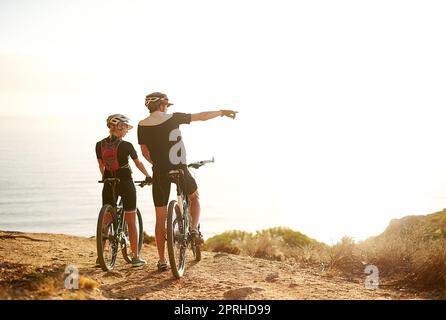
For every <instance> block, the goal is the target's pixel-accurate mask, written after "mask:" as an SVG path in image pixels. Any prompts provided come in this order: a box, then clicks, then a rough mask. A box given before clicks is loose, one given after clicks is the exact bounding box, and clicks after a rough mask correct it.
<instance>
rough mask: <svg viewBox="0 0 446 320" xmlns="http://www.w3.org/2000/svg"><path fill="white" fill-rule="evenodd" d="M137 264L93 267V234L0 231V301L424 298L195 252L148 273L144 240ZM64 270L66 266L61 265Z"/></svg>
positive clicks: (153, 258)
mask: <svg viewBox="0 0 446 320" xmlns="http://www.w3.org/2000/svg"><path fill="white" fill-rule="evenodd" d="M142 256H143V257H144V258H145V259H146V261H147V262H148V264H147V265H145V266H143V267H139V268H132V267H131V266H130V265H128V264H126V263H125V261H124V259H123V258H122V256H119V257H118V261H117V265H116V267H115V269H114V270H113V271H112V272H104V271H102V270H101V269H100V268H97V267H95V260H96V244H95V239H94V238H85V237H75V236H68V235H61V234H37V233H18V232H6V231H0V299H151V300H153V299H158V300H168V299H191V300H192V299H193V300H208V299H262V300H271V299H272V300H275V299H293V300H294V299H299V300H300V299H432V298H435V297H433V296H432V295H430V294H429V293H426V292H408V291H405V290H402V289H396V288H393V287H391V286H388V285H386V284H385V283H382V284H381V286H380V288H379V289H376V290H370V289H366V288H365V285H364V280H365V275H364V278H363V279H345V278H343V277H339V276H335V275H329V274H327V273H323V272H321V271H320V270H315V269H311V268H300V267H298V266H297V265H294V264H290V263H285V262H278V261H268V260H263V259H256V258H251V257H243V256H237V255H231V254H226V253H214V252H203V257H202V261H200V262H198V263H196V262H195V261H192V258H190V256H191V254H189V261H188V264H187V269H186V271H185V275H184V277H183V278H181V279H179V280H177V279H175V278H174V277H173V276H172V273H171V272H170V271H168V272H162V273H161V272H158V271H157V270H156V262H157V255H156V248H155V247H154V246H153V245H145V246H144V248H143V251H142ZM67 267H68V268H67ZM70 267H74V268H75V269H74V268H73V269H72V270H78V284H79V289H67V288H66V286H67V285H68V287H70V285H72V284H73V282H70V278H69V276H68V273H65V272H69V271H68V270H67V269H69V268H70Z"/></svg>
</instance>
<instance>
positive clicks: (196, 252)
mask: <svg viewBox="0 0 446 320" xmlns="http://www.w3.org/2000/svg"><path fill="white" fill-rule="evenodd" d="M211 162H214V159H212V160H204V161H198V162H194V163H191V164H189V165H188V167H190V168H194V169H198V168H200V167H201V166H203V165H205V164H206V163H211ZM183 176H184V171H183V170H182V169H178V170H171V171H169V178H170V180H171V182H172V183H174V184H175V185H176V188H177V200H172V201H170V202H169V207H168V211H167V251H168V253H169V262H170V266H171V269H172V273H173V275H174V276H175V277H176V278H181V277H182V276H183V274H184V270H185V268H186V252H187V248H188V247H189V248H190V249H191V250H192V253H193V256H194V259H195V261H197V262H198V261H200V260H201V244H200V243H195V241H194V237H192V236H191V234H190V231H191V221H192V217H191V215H190V199H189V197H188V195H187V194H184V191H183V190H182V188H181V183H180V181H182V179H183ZM198 232H199V234H200V237H201V233H200V225H198Z"/></svg>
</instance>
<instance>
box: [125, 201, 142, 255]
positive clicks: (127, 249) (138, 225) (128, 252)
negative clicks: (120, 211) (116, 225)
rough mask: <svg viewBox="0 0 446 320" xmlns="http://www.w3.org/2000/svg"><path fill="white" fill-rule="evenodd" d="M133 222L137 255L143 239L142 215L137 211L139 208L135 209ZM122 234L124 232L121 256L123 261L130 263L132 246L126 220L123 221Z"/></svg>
mask: <svg viewBox="0 0 446 320" xmlns="http://www.w3.org/2000/svg"><path fill="white" fill-rule="evenodd" d="M135 224H136V232H137V239H138V256H139V254H140V252H141V249H142V245H143V241H144V231H143V225H142V216H141V212H139V209H136V219H135ZM124 234H125V239H123V242H122V256H123V257H124V260H125V261H127V262H128V263H132V256H133V252H132V247H131V246H130V237H129V226H128V225H127V222H124Z"/></svg>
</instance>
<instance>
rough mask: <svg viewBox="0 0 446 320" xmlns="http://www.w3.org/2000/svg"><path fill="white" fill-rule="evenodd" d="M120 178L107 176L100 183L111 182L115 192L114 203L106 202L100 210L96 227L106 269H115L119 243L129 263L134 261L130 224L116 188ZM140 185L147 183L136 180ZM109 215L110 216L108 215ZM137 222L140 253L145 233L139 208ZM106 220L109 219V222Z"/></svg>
mask: <svg viewBox="0 0 446 320" xmlns="http://www.w3.org/2000/svg"><path fill="white" fill-rule="evenodd" d="M119 181H120V180H119V179H118V178H107V179H104V180H100V181H98V183H110V185H111V189H112V193H113V205H111V204H104V205H103V206H102V208H101V210H100V211H99V216H98V223H97V228H96V246H97V252H98V262H99V265H100V266H101V268H102V270H104V271H111V270H113V268H114V266H115V264H116V258H117V255H118V250H119V245H120V246H121V252H122V256H123V257H124V260H125V261H126V262H127V263H131V262H132V250H131V246H130V240H129V235H128V225H127V222H126V221H125V212H124V207H123V204H122V198H121V197H120V196H117V192H116V188H117V185H118V183H119ZM134 183H135V184H137V185H138V186H140V187H144V186H145V185H147V183H146V182H145V181H134ZM107 215H108V217H107ZM136 216H137V219H136V224H137V227H136V229H137V232H138V255H139V253H140V252H141V248H142V244H143V240H144V234H143V225H142V216H141V212H140V211H139V209H138V208H137V209H136ZM106 220H109V221H108V223H107V222H106Z"/></svg>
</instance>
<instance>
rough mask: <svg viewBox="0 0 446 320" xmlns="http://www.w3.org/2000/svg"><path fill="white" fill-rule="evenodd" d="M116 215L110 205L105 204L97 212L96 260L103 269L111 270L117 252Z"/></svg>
mask: <svg viewBox="0 0 446 320" xmlns="http://www.w3.org/2000/svg"><path fill="white" fill-rule="evenodd" d="M115 230H116V215H115V210H114V209H113V207H112V206H111V205H108V204H105V205H103V206H102V208H101V211H100V212H99V217H98V224H97V228H96V247H97V251H98V262H99V264H100V266H101V268H102V270H104V271H111V270H112V269H113V267H114V266H115V263H116V257H117V254H118V239H117V238H116V234H115Z"/></svg>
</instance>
